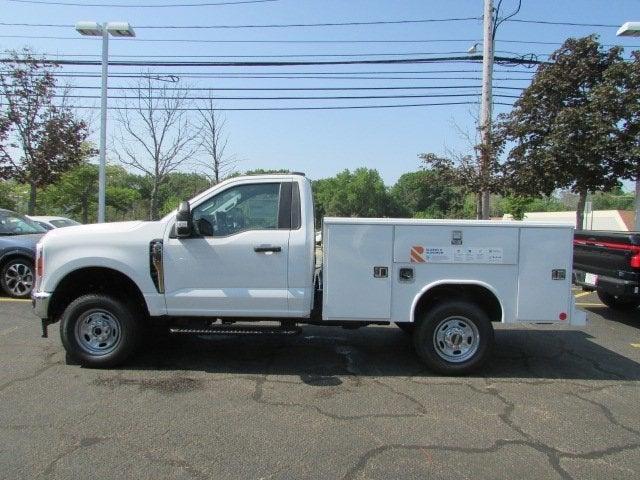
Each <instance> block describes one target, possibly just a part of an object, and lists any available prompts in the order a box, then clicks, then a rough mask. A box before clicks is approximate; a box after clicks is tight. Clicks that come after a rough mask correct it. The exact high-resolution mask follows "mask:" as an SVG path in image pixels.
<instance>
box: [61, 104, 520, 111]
mask: <svg viewBox="0 0 640 480" xmlns="http://www.w3.org/2000/svg"><path fill="white" fill-rule="evenodd" d="M478 104H479V102H437V103H412V104H390V105H344V106H341V105H337V106H333V105H332V106H325V107H264V108H259V107H255V108H249V107H247V108H244V107H243V108H216V109H215V110H216V111H219V112H234V111H244V112H247V111H252V112H257V111H285V110H361V109H376V108H380V109H382V108H409V107H435V106H450V105H478ZM493 104H494V105H504V106H509V107H510V106H512V104H511V103H506V102H494V103H493ZM66 107H67V108H71V109H79V110H81V109H87V110H99V109H100V107H97V106H87V105H66ZM107 109H108V110H138V109H137V108H135V107H108V108H107ZM201 110H203V109H201V108H178V109H176V111H185V112H199V111H201Z"/></svg>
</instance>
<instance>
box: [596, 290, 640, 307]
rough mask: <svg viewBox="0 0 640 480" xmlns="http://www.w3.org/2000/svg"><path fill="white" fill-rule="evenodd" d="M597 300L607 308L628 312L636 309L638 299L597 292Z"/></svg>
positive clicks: (638, 303) (639, 300) (639, 301)
mask: <svg viewBox="0 0 640 480" xmlns="http://www.w3.org/2000/svg"><path fill="white" fill-rule="evenodd" d="M596 293H597V294H598V298H599V299H600V301H601V302H602V303H604V304H605V305H606V306H607V307H609V308H611V309H613V310H618V311H620V312H630V311H633V310H635V309H636V308H638V305H640V299H638V298H635V297H623V296H620V295H612V294H610V293H607V292H605V291H602V290H597V292H596Z"/></svg>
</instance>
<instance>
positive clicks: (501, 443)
mask: <svg viewBox="0 0 640 480" xmlns="http://www.w3.org/2000/svg"><path fill="white" fill-rule="evenodd" d="M510 445H515V446H524V447H528V448H531V449H533V450H536V451H538V452H540V453H542V454H544V455H546V457H547V459H548V461H549V464H550V466H551V468H553V470H554V471H555V472H556V473H558V475H559V476H560V478H562V479H563V480H572V479H573V477H572V476H571V475H570V474H569V472H567V471H566V470H564V469H563V468H562V467H561V466H560V462H561V460H562V459H564V458H577V459H585V460H595V459H599V458H603V457H606V456H608V455H612V454H615V453H619V452H622V451H626V450H631V449H636V448H640V444H638V443H635V444H630V445H624V446H620V447H611V448H608V449H605V450H595V451H592V452H587V453H579V454H572V453H567V452H562V451H559V450H556V449H554V448H552V447H548V446H546V445H544V444H542V443H540V442H535V441H530V440H509V439H498V440H496V441H495V442H494V443H493V444H492V445H490V446H488V447H457V446H447V445H405V444H389V445H382V446H379V447H375V448H372V449H371V450H368V451H367V452H365V453H364V454H363V455H361V456H360V458H359V459H358V461H357V462H356V464H355V465H354V466H353V467H351V468H350V469H349V470H348V471H347V473H346V474H345V475H344V476H343V477H342V478H343V480H353V479H355V478H357V477H360V474H361V473H363V472H364V470H365V469H366V467H367V464H368V463H369V462H370V461H371V460H372V459H373V458H375V457H377V456H378V455H381V454H384V453H386V452H388V451H392V450H417V451H424V450H430V451H436V452H458V453H466V454H471V455H473V454H476V455H485V454H488V453H495V452H497V451H499V450H500V449H502V448H503V447H506V446H510Z"/></svg>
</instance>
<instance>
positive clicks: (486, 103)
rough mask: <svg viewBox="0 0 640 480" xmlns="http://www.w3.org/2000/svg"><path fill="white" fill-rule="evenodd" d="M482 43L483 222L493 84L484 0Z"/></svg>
mask: <svg viewBox="0 0 640 480" xmlns="http://www.w3.org/2000/svg"><path fill="white" fill-rule="evenodd" d="M483 19H484V41H483V45H482V106H481V111H480V135H481V146H482V148H481V150H480V175H481V177H482V181H483V183H484V184H485V185H484V187H483V188H482V190H481V198H482V212H481V216H482V219H483V220H488V219H489V215H490V213H491V205H490V202H491V193H490V191H489V189H488V186H487V185H486V182H487V180H489V176H490V168H491V106H492V105H491V104H492V101H493V100H492V84H493V0H484V15H483Z"/></svg>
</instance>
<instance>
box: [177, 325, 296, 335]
mask: <svg viewBox="0 0 640 480" xmlns="http://www.w3.org/2000/svg"><path fill="white" fill-rule="evenodd" d="M169 331H170V332H171V333H179V334H186V335H274V334H275V335H298V334H299V333H300V332H301V330H300V328H297V327H286V328H283V327H264V326H252V325H229V326H227V325H220V326H214V327H208V328H170V329H169Z"/></svg>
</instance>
